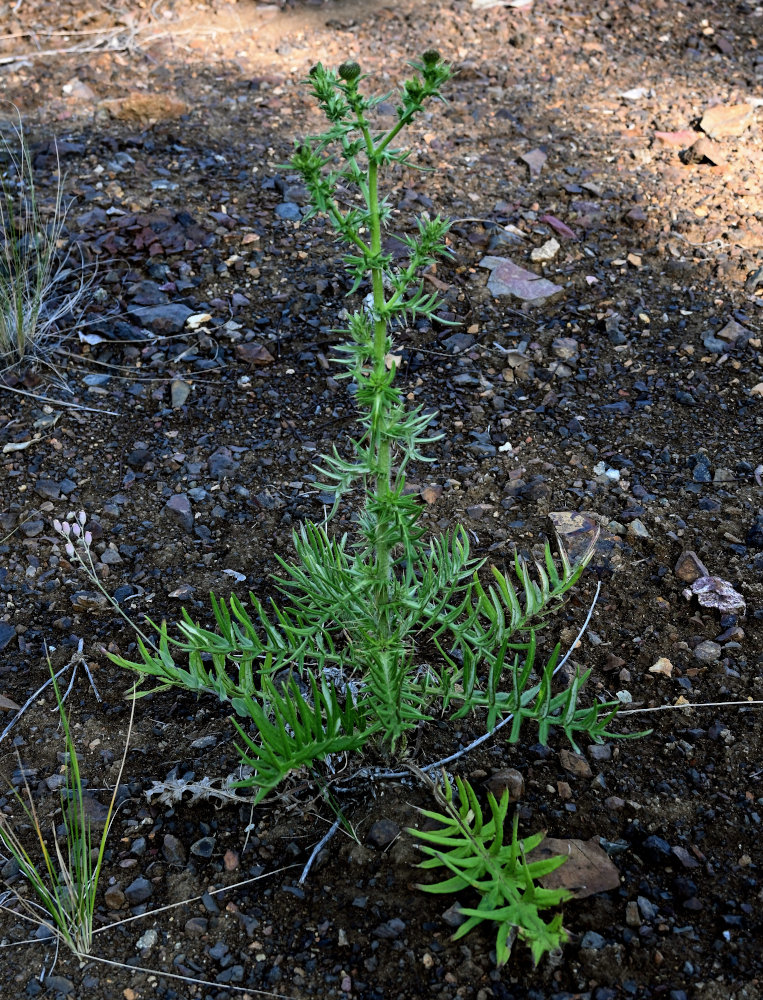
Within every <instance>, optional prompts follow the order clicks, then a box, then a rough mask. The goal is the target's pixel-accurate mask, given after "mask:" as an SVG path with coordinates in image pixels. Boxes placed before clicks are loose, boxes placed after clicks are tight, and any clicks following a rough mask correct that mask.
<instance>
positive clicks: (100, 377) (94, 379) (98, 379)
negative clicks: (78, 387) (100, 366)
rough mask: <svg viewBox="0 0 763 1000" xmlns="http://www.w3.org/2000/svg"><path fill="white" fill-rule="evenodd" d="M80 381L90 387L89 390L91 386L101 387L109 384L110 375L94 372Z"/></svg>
mask: <svg viewBox="0 0 763 1000" xmlns="http://www.w3.org/2000/svg"><path fill="white" fill-rule="evenodd" d="M82 381H83V382H84V383H85V385H87V386H90V387H91V388H92V387H93V386H98V387H103V386H105V385H108V384H109V382H110V381H111V375H106V374H102V373H100V372H94V373H92V374H91V375H86V376H85V377H84V378H83V379H82Z"/></svg>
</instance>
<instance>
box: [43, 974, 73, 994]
mask: <svg viewBox="0 0 763 1000" xmlns="http://www.w3.org/2000/svg"><path fill="white" fill-rule="evenodd" d="M45 987H46V989H49V990H50V991H51V993H63V994H67V993H73V992H74V983H73V982H72V981H71V979H66V978H65V976H46V977H45Z"/></svg>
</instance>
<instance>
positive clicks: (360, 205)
mask: <svg viewBox="0 0 763 1000" xmlns="http://www.w3.org/2000/svg"><path fill="white" fill-rule="evenodd" d="M412 67H413V71H414V72H413V75H412V76H411V77H410V78H409V79H407V80H406V81H405V82H404V84H403V86H402V88H401V90H400V93H399V100H398V103H397V108H396V120H395V123H394V124H393V125H392V126H391V127H389V128H387V129H386V130H379V129H376V128H375V127H374V126H373V124H372V119H373V112H374V108H375V107H376V106H377V105H378V104H379V103H380V102H381V101H383V100H385V99H386V97H373V96H366V95H365V94H364V93H363V92H362V90H361V84H362V82H363V80H364V77H363V75H362V73H361V70H360V67H359V66H358V64H357V63H354V62H347V63H344V64H343V65H342V66H340V67H339V70H338V72H336V73H334V72H333V71H331V70H328V69H325V68H324V67H323V66H321V65H320V64H318V65H317V66H315V67H314V68H313V69H312V70H311V72H310V76H309V79H308V81H307V83H308V85H309V86H310V88H311V91H312V94H313V95H314V97H315V99H316V101H317V103H318V105H319V107H320V109H321V110H322V112H323V114H324V116H325V118H326V119H327V122H328V127H327V129H326V131H325V132H323V133H322V134H320V135H317V136H311V137H309V138H307V139H305V140H304V141H301V142H298V143H297V144H296V147H295V151H294V154H293V157H292V159H291V167H292V168H293V169H295V170H297V171H298V172H299V173H300V174H301V176H302V177H303V179H304V182H305V185H306V187H307V190H308V191H309V193H310V197H311V202H312V204H311V209H310V211H309V212H308V214H307V216H306V218H310V217H312V216H316V215H322V216H324V217H325V218H326V219H327V220H328V222H329V224H330V226H331V227H332V228H333V230H334V231H335V233H336V235H337V237H338V238H339V240H340V241H342V242H343V243H344V244H345V245H346V247H347V253H346V255H345V257H344V263H345V266H346V268H347V270H348V272H349V274H350V276H351V278H352V279H353V280H352V288H351V290H350V294H354V293H356V292H359V291H361V290H362V291H365V290H366V289H365V288H362V286H364V283H367V285H368V286H370V296H367V297H366V301H365V304H364V305H360V306H359V308H357V309H356V310H355V311H354V312H353V313H352V314H351V315H350V318H349V321H348V325H347V328H346V330H345V331H343V332H344V334H345V337H346V342H345V343H344V344H343V346H341V347H340V349H339V351H340V354H341V364H342V365H343V367H344V369H345V370H344V377H346V378H349V379H351V380H352V382H353V383H354V386H355V400H356V403H357V408H358V422H359V424H360V428H361V432H360V434H359V435H358V436H357V437H356V438H355V439H350V440H348V441H347V442H346V449H345V450H344V451H343V452H340V451H339V449H338V448H335V449H334V450H333V452H332V454H330V455H326V456H324V458H323V465H322V466H321V468H320V472H321V474H322V476H323V481H324V488H325V487H329V488H330V489H331V491H332V493H333V495H334V497H335V504H334V508H333V511H332V512H331V514H330V515H329V517H328V518H327V519H326V520H325V521H324V522H323V523H321V524H315V523H310V522H308V523H305V524H303V525H302V526H301V527H300V528H299V529H298V530H297V531H295V532H294V535H293V541H294V549H295V553H296V558H295V559H294V560H293V561H286V560H285V559H283V558H281V557H278V559H279V563H280V566H281V573H280V575H279V576H277V577H275V578H274V584H275V587H276V588H277V590H278V592H279V593H280V596H281V600H280V601H278V602H276V601H270V602H269V603H265V602H263V601H262V600H260V598H258V597H257V596H256V595H254V594H250V595H249V598H250V602H251V607H252V610H251V611H250V610H248V609H247V608H246V607H245V606H244V604H243V603H242V602H241V601H240V600H239V599H238V598H237V597H236V596H235V595H233V596H231V597H230V599H229V601H225V600H223V599H218V598H216V597H215V596H214V595H212V614H213V617H214V619H215V626H216V627H215V628H213V629H210V628H208V627H207V626H205V625H203V624H201V623H199V622H196V621H194V620H193V618H191V616H190V615H189V613H188V612H187V611H186V610H185V609H184V610H183V613H182V619H181V621H179V622H178V623H177V625H176V629H175V631H174V633H173V634H170V631H169V629H168V628H167V625H166V624H165V623H161V624H156V623H153V622H149V624H150V625H151V627H152V628H153V629H154V630H155V631H156V633H157V639H156V643H149V642H147V641H146V640H145V637H144V636H143V635H142V634H141V635H139V636H138V648H139V651H140V657H139V658H138V659H136V660H130V659H127V658H125V657H122V656H117V655H111V659H112V660H113V661H114V662H115V663H118V664H120V665H121V666H123V667H126V668H128V669H130V670H133V671H135V672H137V673H138V675H139V676H140V678H141V679H149V680H151V681H152V682H153V684H154V686H153V687H151V688H150V689H148V690H146V689H140V690H137V691H136V692H135V693H136V696H137V697H140V696H142V695H144V694H149V693H151V692H152V691H158V690H163V689H166V688H169V687H179V688H183V689H185V690H188V691H192V692H195V693H196V694H212V695H214V696H215V697H217V698H219V699H220V700H221V701H223V702H226V703H228V704H229V705H230V706H231V708H232V709H233V711H234V713H235V716H236V718H234V720H233V724H234V726H235V728H236V730H237V732H238V736H239V740H240V742H239V745H238V750H239V754H240V756H241V760H242V762H243V763H244V764H245V765H247V766H248V768H249V775H250V776H249V777H245V778H243V779H242V780H241V781H240V782H239V785H240V786H244V787H253V788H255V789H256V794H255V801H259V800H261V799H262V798H263V797H264V796H265V795H266V794H267V793H268V792H269V791H271V790H272V789H274V788H276V787H277V786H278V785H279V784H280V783H281V782H282V781H283V780H284V779H286V778H287V776H288V775H289V774H290V773H291V772H292V771H295V770H302V771H303V772H304V771H306V772H308V773H310V774H312V775H313V776H314V777H315V779H316V781H317V783H318V784H319V785H321V783H323V784H328V783H330V780H331V773H332V763H331V759H332V756H333V755H336V754H349V753H350V752H353V751H360V750H364V751H365V754H366V756H368V755H369V754H375V755H376V759H377V761H378V762H379V763H380V764H381V765H385V766H388V765H389V764H390V763H391V762H393V761H395V760H400V759H403V758H405V756H406V753H407V739H408V735H409V733H410V732H411V730H412V729H414V728H416V727H419V726H422V725H425V724H426V723H427V722H429V721H431V720H432V719H433V718H434V717H435V715H437V716H441V715H446V716H450V717H451V718H453V719H459V718H463V717H465V716H471V717H474V718H476V719H477V720H480V719H481V720H482V722H483V724H484V725H485V727H486V729H487V730H488V732H492V731H493V730H494V729H497V728H498V726H500V725H503V723H505V722H508V721H510V720H511V719H512V718H513V725H512V728H511V731H510V736H509V739H510V741H511V742H515V741H516V740H517V739H518V738H519V735H520V731H521V728H522V726H523V724H524V723H526V722H530V723H532V724H534V725H537V726H538V732H539V737H540V739H542V740H543V741H544V742H545V740H546V739H547V737H548V735H549V733H550V731H551V730H552V729H553V728H554V727H558V728H560V729H561V730H562V731H563V732H565V733H566V734H567V736H568V737H569V738H570V739H571V740H572V741H573V745H574V740H575V736H576V734H579V733H580V732H585V733H587V734H588V735H589V737H590V738H591V739H593V740H594V741H596V742H602V741H603V740H604V739H605V738H608V737H614V736H616V735H618V734H616V733H612V732H611V731H610V730H609V729H608V724H609V722H610V720H611V718H612V717H613V715H614V714H615V711H616V709H617V705H618V703H617V702H614V703H612V702H610V703H604V704H600V703H598V702H594V703H593V705H592V706H591V707H589V708H579V707H578V704H577V701H578V693H579V689H580V686H581V685H582V683H583V682H584V680H585V678H586V677H587V675H584V676H583V677H578V678H576V679H575V681H574V683H573V684H572V686H571V687H569V688H567V689H564V690H561V691H554V690H553V677H554V674H555V672H556V670H557V666H558V664H559V647H558V646H557V647H556V649H555V650H554V652H553V653H552V655H551V657H550V659H549V660H548V661H547V663H546V664H545V665H543V666H537V665H536V651H537V643H536V629H537V628H539V627H541V626H542V625H543V624H544V622H545V621H546V619H547V618H548V616H549V615H551V614H552V613H553V612H554V611H555V610H556V609H557V608H558V607H559V605H560V602H561V601H562V600H563V598H564V595H565V594H566V593H567V591H569V589H570V588H571V587H572V586H574V584H575V583H576V582H577V580H578V579H579V577H580V575H581V573H582V572H583V568H584V565H585V563H586V562H587V559H588V557H589V556H590V551H589V554H588V556H586V557H585V558H584V559H582V560H581V562H580V563H578V564H577V565H574V566H573V565H572V564H571V563H570V561H569V559H568V557H567V555H566V553H565V551H564V549H563V548H562V547H561V546H560V551H559V556H558V557H557V558H554V556H553V555H552V551H551V547H550V545H549V544H546V546H545V552H544V555H543V558H542V559H541V560H540V561H537V562H534V563H533V564H532V565H531V564H529V563H528V562H527V561H525V560H524V559H522V558H520V557H519V556H518V555H517V556H515V558H514V561H513V566H512V567H511V570H510V571H508V570H507V571H503V570H501V569H499V568H498V567H495V566H494V567H491V570H490V573H491V574H492V579H490V578H488V579H484V577H481V576H480V570H481V568H482V563H483V561H482V560H481V559H478V558H476V557H475V556H473V555H472V552H471V548H470V542H469V536H468V534H467V532H466V531H465V530H464V528H463V527H461V526H457V527H455V529H454V530H453V531H451V532H448V533H445V534H443V535H440V536H432V537H430V536H427V534H426V531H425V528H424V527H423V525H422V523H421V514H422V507H421V502H420V500H419V499H418V497H417V496H415V495H413V494H411V493H408V492H407V491H406V472H407V470H408V469H409V467H410V466H411V464H412V463H414V462H427V461H430V460H431V458H430V456H429V454H428V453H427V449H428V447H429V445H430V444H431V443H432V442H433V441H436V440H437V438H436V437H435V436H434V435H432V434H431V417H430V416H429V415H428V414H426V413H424V412H423V410H422V408H421V407H412V408H407V407H406V404H405V400H404V396H403V392H402V391H401V389H400V385H399V379H398V372H397V369H396V364H395V362H394V353H393V339H392V337H393V331H394V329H395V328H396V327H397V326H398V325H399V324H401V323H404V322H411V321H412V320H415V319H417V318H419V319H420V318H422V317H424V318H426V319H429V320H432V319H433V318H434V317H435V315H436V312H437V309H438V307H439V301H438V299H437V296H436V295H435V294H430V293H427V292H426V291H425V290H424V287H423V281H422V271H423V269H424V268H426V267H428V266H429V265H431V264H432V263H433V262H434V261H435V260H436V259H437V258H438V257H443V256H447V254H448V247H447V233H448V222H447V221H446V220H444V219H442V218H440V217H439V216H437V217H435V218H433V219H432V218H421V219H419V220H417V223H416V228H415V230H414V231H413V233H412V234H410V235H404V236H402V237H398V238H399V239H401V240H402V243H403V245H404V246H405V248H406V256H405V259H404V260H403V261H402V262H401V263H399V264H396V263H395V262H394V261H393V258H392V256H391V255H390V254H389V253H388V252H387V251H386V250H385V249H384V241H383V236H384V233H385V232H386V231H387V230H388V228H389V226H390V224H391V222H392V218H393V213H392V208H391V206H390V204H389V201H388V200H387V199H386V198H383V197H381V196H380V193H379V179H380V176H381V175H382V173H383V172H384V170H385V169H394V168H395V167H396V165H398V164H402V163H407V162H408V157H409V153H408V152H407V151H405V150H401V149H398V148H396V146H395V145H394V143H395V140H396V139H397V137H398V135H399V134H400V133H401V132H402V130H403V129H404V128H405V127H406V126H407V125H408V124H409V123H410V122H411V121H413V120H414V119H415V118H416V116H417V115H419V114H420V113H421V112H422V110H423V109H424V107H425V105H426V104H427V102H429V101H432V100H437V99H439V98H440V97H441V93H440V92H441V88H442V87H443V86H444V85H445V84H446V83H447V81H448V80H449V78H450V76H451V70H450V68H449V67H448V66H447V64H446V63H444V62H443V60H442V59H441V58H440V56H439V55H438V53H436V52H434V51H429V52H426V53H424V55H423V56H422V58H421V60H420V61H418V62H415V63H413V64H412ZM347 456H349V457H347ZM349 494H352V495H353V497H354V498H357V497H359V498H360V500H361V504H360V512H359V514H358V517H357V523H356V526H355V534H354V536H353V537H352V538H351V537H349V536H348V535H347V534H340V533H337V532H336V531H334V530H333V521H332V517H333V514H335V513H336V510H337V508H338V506H339V504H340V503H341V502H342V500H343V498H346V497H347V496H348V495H349ZM512 578H513V580H512ZM506 731H508V730H506ZM344 777H345V778H346V777H347V775H346V773H345V776H344ZM496 815H497V814H496ZM501 821H502V818H501ZM498 825H499V821H498V818H496V820H495V836H496V837H498V836H499V832H498ZM522 877H524V876H522ZM527 934H528V935H529V934H530V930H529V929H528V930H527ZM545 940H546V939H545V938H543V939H542V941H545ZM534 947H540V948H541V950H542V949H543V948H545V944H542V943H541V944H539V945H537V946H534Z"/></svg>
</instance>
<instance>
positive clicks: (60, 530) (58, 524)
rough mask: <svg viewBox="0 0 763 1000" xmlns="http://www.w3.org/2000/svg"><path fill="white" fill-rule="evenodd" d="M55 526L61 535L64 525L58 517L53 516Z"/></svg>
mask: <svg viewBox="0 0 763 1000" xmlns="http://www.w3.org/2000/svg"><path fill="white" fill-rule="evenodd" d="M53 527H54V528H55V530H56V531H57V532H58V533H59V535H60V534H61V532H62V531H63V528H62V526H61V522H60V521H59V520H58V518H57V517H54V518H53Z"/></svg>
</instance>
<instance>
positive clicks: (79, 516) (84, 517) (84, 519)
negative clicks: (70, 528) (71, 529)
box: [77, 510, 87, 528]
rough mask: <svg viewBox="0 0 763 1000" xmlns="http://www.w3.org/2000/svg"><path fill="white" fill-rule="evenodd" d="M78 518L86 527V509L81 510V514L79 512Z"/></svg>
mask: <svg viewBox="0 0 763 1000" xmlns="http://www.w3.org/2000/svg"><path fill="white" fill-rule="evenodd" d="M77 520H78V521H79V523H80V524H81V525H82V527H83V528H84V527H85V521H87V514H86V513H85V512H84V510H81V511H80V512H79V514H77Z"/></svg>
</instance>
